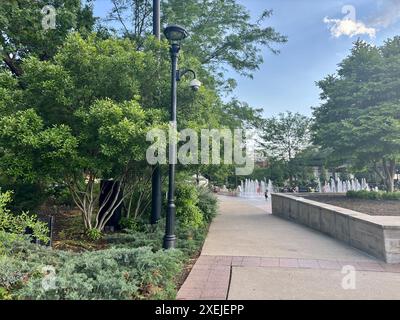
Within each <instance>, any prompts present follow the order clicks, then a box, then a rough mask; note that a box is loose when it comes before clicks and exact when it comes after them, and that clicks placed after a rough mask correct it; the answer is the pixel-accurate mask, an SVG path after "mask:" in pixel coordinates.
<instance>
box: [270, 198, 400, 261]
mask: <svg viewBox="0 0 400 320" xmlns="http://www.w3.org/2000/svg"><path fill="white" fill-rule="evenodd" d="M272 214H273V215H276V216H279V217H281V218H284V219H287V220H291V221H294V222H296V223H299V224H302V225H305V226H308V227H310V228H312V229H314V230H317V231H320V232H322V233H325V234H327V235H329V236H331V237H333V238H335V239H338V240H340V241H343V242H345V243H347V244H349V245H351V246H353V247H355V248H357V249H360V250H362V251H365V252H367V253H369V254H371V255H373V256H375V257H377V258H379V259H382V260H384V261H386V262H387V263H400V217H392V216H390V217H389V216H370V215H367V214H364V213H360V212H356V211H352V210H348V209H345V208H340V207H335V206H332V205H329V204H325V203H320V202H316V201H312V200H309V199H304V198H301V197H296V196H290V195H286V194H276V193H275V194H272Z"/></svg>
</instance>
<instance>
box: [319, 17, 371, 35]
mask: <svg viewBox="0 0 400 320" xmlns="http://www.w3.org/2000/svg"><path fill="white" fill-rule="evenodd" d="M324 23H326V24H328V25H329V26H330V27H329V30H330V32H331V34H332V36H334V37H335V38H339V37H341V36H348V37H350V38H352V37H354V36H357V35H368V36H369V37H370V38H375V36H376V32H377V30H376V29H375V28H372V27H368V26H366V25H365V23H363V22H362V21H355V20H352V19H348V18H344V19H329V18H328V17H325V18H324Z"/></svg>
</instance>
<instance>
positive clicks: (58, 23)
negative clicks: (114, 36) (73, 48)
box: [0, 0, 95, 76]
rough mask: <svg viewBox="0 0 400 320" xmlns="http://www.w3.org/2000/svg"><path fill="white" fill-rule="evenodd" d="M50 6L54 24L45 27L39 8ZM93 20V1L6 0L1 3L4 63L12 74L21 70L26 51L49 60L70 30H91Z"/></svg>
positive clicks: (0, 35)
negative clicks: (53, 14) (52, 8)
mask: <svg viewBox="0 0 400 320" xmlns="http://www.w3.org/2000/svg"><path fill="white" fill-rule="evenodd" d="M45 6H53V7H54V9H55V13H56V16H55V28H54V29H53V28H51V29H45V28H43V24H42V22H43V21H44V19H45V14H47V12H44V14H43V13H42V9H43V8H45ZM94 24H95V18H94V17H93V14H92V1H91V0H89V1H81V0H68V1H65V0H8V1H2V3H1V6H0V48H1V52H0V54H1V60H2V62H3V67H5V68H7V69H8V70H10V71H11V72H12V73H13V74H14V75H17V76H19V75H21V74H22V73H23V70H22V67H21V63H22V61H23V59H24V58H25V57H26V56H28V55H34V56H36V57H37V58H38V59H40V60H49V59H50V58H52V57H53V56H54V54H55V53H56V52H57V48H58V46H60V45H61V44H62V43H63V42H64V39H65V37H66V36H67V35H68V34H69V33H70V32H71V31H80V32H82V33H86V32H90V31H91V30H92V29H93V27H94Z"/></svg>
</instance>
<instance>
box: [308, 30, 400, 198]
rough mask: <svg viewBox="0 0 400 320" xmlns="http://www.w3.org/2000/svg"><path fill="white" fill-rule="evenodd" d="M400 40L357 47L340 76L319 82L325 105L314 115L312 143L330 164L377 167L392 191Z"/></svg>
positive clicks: (399, 112)
mask: <svg viewBox="0 0 400 320" xmlns="http://www.w3.org/2000/svg"><path fill="white" fill-rule="evenodd" d="M399 74H400V37H395V38H393V39H389V40H387V41H386V42H385V44H384V45H383V46H381V47H376V46H373V45H370V44H367V43H365V42H363V41H357V42H356V43H355V44H354V47H353V49H352V51H351V54H350V55H349V56H348V57H347V58H346V59H344V60H343V61H342V63H341V64H340V65H339V69H338V71H337V74H336V75H330V76H328V77H327V78H325V79H324V80H322V81H320V82H318V86H319V87H320V88H321V90H322V94H321V99H322V100H323V103H322V105H321V106H320V107H318V108H315V110H314V117H315V122H314V130H315V134H314V141H315V143H317V144H319V145H321V146H323V147H324V148H331V149H332V150H333V153H332V159H336V160H337V159H342V160H343V161H346V160H347V161H351V163H352V164H353V165H355V166H358V167H363V166H366V165H373V167H374V168H375V170H376V172H377V173H378V174H379V175H380V176H381V177H382V178H383V179H384V181H385V183H386V187H387V189H388V190H389V191H392V190H393V179H394V174H395V169H396V163H397V162H398V160H399V158H400V104H399V103H400V79H399V77H398V75H399Z"/></svg>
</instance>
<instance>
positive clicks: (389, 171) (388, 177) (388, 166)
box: [382, 159, 396, 192]
mask: <svg viewBox="0 0 400 320" xmlns="http://www.w3.org/2000/svg"><path fill="white" fill-rule="evenodd" d="M382 163H383V171H384V178H385V185H386V190H387V191H388V192H393V191H394V176H395V174H396V161H395V160H393V159H391V160H386V159H383V161H382Z"/></svg>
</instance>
